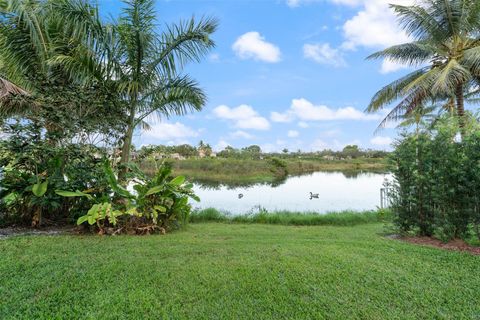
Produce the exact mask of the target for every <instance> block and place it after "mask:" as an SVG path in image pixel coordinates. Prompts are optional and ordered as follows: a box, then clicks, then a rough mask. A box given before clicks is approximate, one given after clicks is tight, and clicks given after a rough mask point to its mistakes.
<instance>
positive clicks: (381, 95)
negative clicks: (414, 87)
mask: <svg viewBox="0 0 480 320" xmlns="http://www.w3.org/2000/svg"><path fill="white" fill-rule="evenodd" d="M428 70H429V68H426V67H425V68H421V69H419V70H416V71H413V72H411V73H409V74H407V75H406V76H404V77H402V78H400V79H398V80H395V81H393V82H392V83H390V84H389V85H387V86H385V87H383V88H382V89H381V90H379V91H378V92H377V93H376V94H375V95H374V96H373V98H372V101H371V102H370V104H369V105H368V107H367V110H366V111H367V112H376V111H378V110H380V109H381V108H383V107H385V106H387V105H388V104H390V103H392V102H394V101H396V100H398V99H399V98H401V97H402V96H403V95H404V94H405V90H404V89H405V88H406V87H407V86H408V85H410V84H411V83H412V82H413V81H415V80H416V79H418V78H419V77H421V76H423V75H424V74H425V73H426V72H428Z"/></svg>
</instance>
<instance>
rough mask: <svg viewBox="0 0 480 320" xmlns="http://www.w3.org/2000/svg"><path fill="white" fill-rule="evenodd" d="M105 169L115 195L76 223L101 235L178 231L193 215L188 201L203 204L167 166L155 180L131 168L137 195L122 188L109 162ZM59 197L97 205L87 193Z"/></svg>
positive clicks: (92, 208) (64, 192) (62, 192)
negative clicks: (94, 228)
mask: <svg viewBox="0 0 480 320" xmlns="http://www.w3.org/2000/svg"><path fill="white" fill-rule="evenodd" d="M103 169H104V172H105V176H106V179H107V181H108V183H109V185H110V188H111V189H112V191H113V194H112V195H111V196H110V197H109V198H107V199H100V200H99V201H97V202H96V203H94V204H93V205H92V207H91V208H90V210H89V211H88V212H87V213H86V214H85V215H83V216H81V217H79V218H78V220H77V224H79V225H80V224H82V223H85V222H87V223H88V224H89V225H94V224H95V225H96V226H97V228H98V231H99V233H100V234H104V233H118V232H121V231H122V230H124V231H126V232H135V233H150V232H154V231H158V230H160V231H165V230H167V229H169V228H173V227H178V226H179V224H180V223H181V224H182V225H185V224H186V223H187V222H188V218H189V215H190V211H191V206H190V204H189V203H188V200H189V198H191V199H193V200H195V201H200V199H199V198H198V197H197V196H196V195H195V194H194V193H193V191H192V187H193V185H192V184H189V183H186V182H185V178H184V177H182V176H178V177H176V178H173V179H172V178H171V168H170V167H169V166H167V165H162V166H160V167H159V168H158V170H157V173H156V174H155V176H154V177H153V178H148V177H147V176H146V175H145V174H144V173H143V172H142V171H140V170H139V169H138V168H137V167H135V166H134V165H130V169H131V172H132V176H133V177H134V178H133V179H132V180H131V181H132V183H134V185H133V189H134V190H135V192H130V191H128V190H127V189H125V188H124V187H122V186H121V184H120V183H119V181H118V180H117V177H116V176H115V174H114V171H113V169H112V167H111V166H110V164H109V162H108V161H105V162H104V165H103ZM56 193H57V194H58V195H61V196H64V197H86V198H87V199H89V200H90V201H93V202H95V199H94V198H93V197H91V196H90V195H89V194H88V193H86V192H81V191H78V190H77V191H75V192H71V191H63V190H57V191H56ZM117 224H118V226H117Z"/></svg>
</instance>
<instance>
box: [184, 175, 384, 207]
mask: <svg viewBox="0 0 480 320" xmlns="http://www.w3.org/2000/svg"><path fill="white" fill-rule="evenodd" d="M390 178H391V175H390V174H386V173H367V172H365V173H351V172H349V173H342V172H315V173H312V174H309V175H302V176H291V177H288V178H287V179H286V180H284V181H282V182H281V183H276V184H256V185H252V186H248V187H231V186H225V185H220V186H217V187H209V186H206V185H202V184H195V187H194V190H195V192H196V194H197V195H198V196H199V197H200V199H201V202H200V203H192V204H193V207H194V208H198V209H205V208H216V209H218V210H221V211H226V212H229V213H231V214H245V213H249V212H254V211H256V210H258V208H260V207H261V208H265V209H266V210H268V211H284V210H286V211H295V212H319V213H326V212H331V211H342V210H356V211H362V210H373V209H376V208H377V207H378V206H379V205H380V189H381V188H382V186H383V183H384V181H385V179H390ZM310 192H312V193H313V194H318V198H311V196H310Z"/></svg>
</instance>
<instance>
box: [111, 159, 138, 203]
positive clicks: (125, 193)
mask: <svg viewBox="0 0 480 320" xmlns="http://www.w3.org/2000/svg"><path fill="white" fill-rule="evenodd" d="M103 171H104V172H105V176H106V178H107V181H108V184H109V185H110V187H111V188H112V190H113V191H114V192H115V193H117V194H118V195H120V196H122V197H124V198H128V199H132V198H134V196H133V195H132V194H131V193H130V192H128V190H127V189H125V188H124V187H122V186H121V185H119V184H118V181H117V177H115V173H114V172H113V169H112V167H111V166H110V163H109V162H108V161H105V163H104V164H103Z"/></svg>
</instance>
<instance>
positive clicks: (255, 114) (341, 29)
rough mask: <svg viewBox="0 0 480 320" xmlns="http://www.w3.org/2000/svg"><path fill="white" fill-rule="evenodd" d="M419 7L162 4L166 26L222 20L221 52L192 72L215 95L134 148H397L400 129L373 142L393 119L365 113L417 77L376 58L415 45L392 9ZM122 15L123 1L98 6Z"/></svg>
mask: <svg viewBox="0 0 480 320" xmlns="http://www.w3.org/2000/svg"><path fill="white" fill-rule="evenodd" d="M391 2H396V3H399V4H408V3H410V2H411V0H396V1H395V0H393V1H392V0H390V1H387V0H263V1H258V0H257V1H250V0H231V1H211V0H183V1H180V0H169V1H165V0H163V1H162V0H158V1H157V4H156V6H157V14H158V20H159V29H161V28H162V26H164V25H165V24H169V23H172V22H176V21H179V20H180V19H188V18H190V17H191V16H192V15H194V16H195V17H201V16H213V17H216V18H218V19H219V20H220V28H219V30H218V31H217V32H216V33H215V34H214V36H213V39H214V40H215V42H216V44H217V47H216V48H215V49H214V50H213V51H212V52H211V54H210V55H209V56H208V57H207V58H206V59H205V60H204V61H203V62H202V63H200V64H190V65H188V66H187V67H186V69H185V72H187V73H189V74H190V75H191V76H192V77H194V78H195V79H197V80H198V81H199V82H200V84H201V86H202V87H203V89H204V90H205V92H206V93H207V95H208V103H207V105H206V106H205V108H204V110H203V111H202V112H199V113H195V114H191V115H188V116H185V117H178V118H176V117H175V118H171V119H164V120H163V121H161V122H156V123H152V127H153V128H152V130H150V131H147V132H142V133H140V132H138V133H137V134H136V136H135V141H134V143H135V144H136V145H137V146H141V145H145V144H180V143H190V144H193V145H196V144H197V143H198V142H199V141H200V140H204V141H206V142H208V143H210V144H211V145H212V146H213V147H214V148H215V149H217V150H221V149H223V148H224V147H225V146H227V145H231V146H233V147H237V148H238V147H244V146H248V145H252V144H258V145H260V146H261V147H262V149H264V150H266V151H273V150H281V149H283V148H288V149H289V150H297V149H301V150H304V151H316V150H322V149H325V148H329V149H341V148H343V146H345V145H346V144H352V143H354V144H358V145H360V146H361V147H363V148H375V149H388V148H389V146H388V145H389V144H390V142H391V141H392V139H394V138H395V136H396V131H395V130H394V129H391V128H390V129H385V130H382V131H381V132H379V133H377V134H376V135H374V131H375V129H376V127H377V125H378V124H379V122H380V120H381V118H382V116H383V115H384V113H383V112H382V113H379V114H364V113H363V110H365V108H366V106H367V105H368V102H369V101H370V99H371V97H372V95H373V94H374V93H375V92H376V91H377V90H378V89H380V88H381V87H382V86H383V85H385V84H387V83H389V82H391V81H392V80H394V79H396V78H398V77H400V76H402V74H405V73H406V72H408V69H406V68H405V67H403V66H399V65H396V64H393V63H390V62H389V61H366V60H365V57H367V56H368V55H369V54H371V53H373V52H375V51H377V50H380V49H382V48H385V47H387V46H390V45H393V44H397V43H402V42H405V41H407V40H408V38H407V37H406V35H405V34H404V33H403V32H402V31H401V30H399V29H398V27H397V25H396V23H395V17H394V16H393V14H392V12H391V11H390V9H389V7H388V3H391ZM99 4H100V7H101V10H102V12H103V13H104V14H107V13H108V14H113V15H116V14H117V13H118V10H119V6H121V3H120V1H113V0H99Z"/></svg>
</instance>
